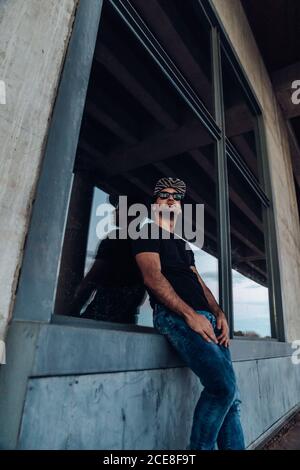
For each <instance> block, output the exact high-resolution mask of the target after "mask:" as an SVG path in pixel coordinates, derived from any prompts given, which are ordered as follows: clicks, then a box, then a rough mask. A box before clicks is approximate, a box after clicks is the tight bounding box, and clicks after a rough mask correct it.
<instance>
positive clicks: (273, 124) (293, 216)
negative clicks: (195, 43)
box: [213, 0, 300, 341]
mask: <svg viewBox="0 0 300 470" xmlns="http://www.w3.org/2000/svg"><path fill="white" fill-rule="evenodd" d="M213 3H214V5H215V7H216V10H217V12H218V14H219V16H220V18H221V21H222V22H223V24H224V27H225V29H226V32H227V34H228V36H229V38H230V40H231V42H232V44H233V47H234V49H235V51H236V53H237V55H238V56H239V58H240V61H241V63H242V65H243V67H244V70H245V72H246V75H247V76H248V78H249V81H250V83H251V85H252V87H253V89H254V92H255V94H256V96H257V98H258V100H259V102H260V104H261V106H262V109H263V115H264V121H265V125H266V134H267V135H266V137H267V147H268V155H269V166H270V173H271V184H272V188H273V202H274V211H275V223H276V231H277V239H278V246H279V263H280V274H281V283H282V285H281V288H282V300H283V308H284V319H285V328H286V334H287V340H288V341H292V340H293V339H298V338H300V320H299V305H300V289H299V286H300V226H299V216H298V210H297V200H296V194H295V186H294V181H293V173H292V161H291V154H290V150H289V146H288V137H287V129H286V125H285V122H284V119H283V117H282V112H281V109H280V108H279V105H278V103H277V101H276V97H275V94H274V92H273V89H272V84H271V81H270V79H269V76H268V73H267V71H266V68H265V66H264V63H263V60H262V57H261V55H260V52H259V50H258V48H257V45H256V42H255V40H254V37H253V34H252V31H251V29H250V26H249V23H248V20H247V18H246V15H245V13H244V10H243V8H242V5H241V2H240V1H239V0H226V1H224V0H213ZM278 288H279V286H278Z"/></svg>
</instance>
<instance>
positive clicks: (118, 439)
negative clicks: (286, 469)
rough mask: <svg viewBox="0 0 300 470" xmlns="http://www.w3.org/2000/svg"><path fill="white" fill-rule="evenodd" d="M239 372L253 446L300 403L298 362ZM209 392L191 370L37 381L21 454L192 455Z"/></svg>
mask: <svg viewBox="0 0 300 470" xmlns="http://www.w3.org/2000/svg"><path fill="white" fill-rule="evenodd" d="M234 367H235V371H236V374H237V380H238V384H239V388H240V392H241V398H242V405H241V419H242V424H243V428H244V432H245V440H246V445H247V446H249V445H250V444H251V443H253V442H254V441H256V440H257V439H258V438H259V437H260V436H262V435H263V434H264V433H265V432H266V431H267V430H268V429H269V428H270V427H271V426H272V425H273V424H274V422H276V420H277V418H278V417H281V416H283V415H284V414H285V413H287V412H288V411H289V409H290V407H291V405H292V404H295V403H299V401H300V387H299V383H300V380H299V377H300V374H299V370H297V366H294V365H293V364H292V362H291V360H290V358H274V359H265V360H264V359H262V360H259V361H243V362H237V363H234ZM201 390H202V387H201V384H200V382H199V379H198V377H197V376H196V375H195V374H194V373H193V372H192V371H191V370H190V369H187V368H185V367H182V368H170V369H156V370H142V371H129V372H117V373H110V374H109V373H103V374H93V375H73V376H63V377H45V378H33V379H30V380H29V381H28V387H27V396H26V401H25V408H24V414H23V420H22V426H21V430H20V437H19V443H18V448H20V449H109V450H116V449H131V450H138V449H148V450H151V449H156V450H158V449H166V450H172V449H177V450H179V449H185V448H186V446H187V444H188V441H189V437H190V431H191V423H192V416H193V411H194V408H195V406H196V403H197V400H198V398H199V395H200V392H201ZM286 397H288V398H286ZM53 430H55V432H53Z"/></svg>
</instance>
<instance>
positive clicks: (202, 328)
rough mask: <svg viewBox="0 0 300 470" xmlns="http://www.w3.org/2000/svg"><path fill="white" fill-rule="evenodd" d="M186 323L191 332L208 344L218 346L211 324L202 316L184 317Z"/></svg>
mask: <svg viewBox="0 0 300 470" xmlns="http://www.w3.org/2000/svg"><path fill="white" fill-rule="evenodd" d="M185 321H186V323H187V324H188V325H189V327H190V328H192V330H194V331H196V333H199V334H200V335H201V336H202V338H203V339H205V340H206V341H207V342H208V343H211V342H214V343H216V344H218V340H217V338H216V335H215V333H214V330H213V327H212V324H211V323H210V321H209V320H208V319H207V318H206V317H205V316H204V315H198V314H195V315H192V316H189V317H186V319H185Z"/></svg>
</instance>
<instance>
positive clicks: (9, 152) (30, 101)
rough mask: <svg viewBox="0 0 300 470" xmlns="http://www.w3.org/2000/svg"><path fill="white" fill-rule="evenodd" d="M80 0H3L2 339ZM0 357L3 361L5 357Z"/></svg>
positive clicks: (0, 67)
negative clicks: (4, 96)
mask: <svg viewBox="0 0 300 470" xmlns="http://www.w3.org/2000/svg"><path fill="white" fill-rule="evenodd" d="M77 1H78V0H63V1H57V0H42V1H41V0H26V2H24V1H23V0H10V1H7V0H6V1H2V2H1V3H0V80H3V81H5V84H6V104H5V105H3V104H2V105H0V141H1V148H0V218H1V220H2V221H5V223H2V224H1V226H0V246H1V251H0V340H3V339H4V336H5V331H6V327H7V322H8V319H9V316H10V314H11V311H12V308H13V303H14V294H15V289H16V284H17V279H18V272H19V267H20V265H21V261H22V250H23V245H24V240H25V235H26V232H27V227H28V223H29V218H30V213H31V207H32V202H33V198H34V192H35V187H36V182H37V178H38V175H39V169H40V164H41V161H42V155H43V148H44V143H45V139H46V136H47V130H48V124H49V119H50V116H51V110H52V108H53V104H54V99H55V95H56V89H57V84H58V80H59V77H60V71H61V68H62V65H63V59H64V55H65V52H66V48H67V45H68V41H69V37H70V33H71V29H72V24H73V19H74V14H75V10H76V5H77ZM41 103H42V105H41ZM1 359H3V358H0V363H1V362H3V361H1Z"/></svg>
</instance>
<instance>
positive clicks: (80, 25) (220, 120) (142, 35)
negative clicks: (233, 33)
mask: <svg viewBox="0 0 300 470" xmlns="http://www.w3.org/2000/svg"><path fill="white" fill-rule="evenodd" d="M108 1H109V2H110V4H111V5H112V6H113V7H114V8H115V10H116V11H117V12H118V13H119V14H120V16H121V17H122V18H123V20H124V21H125V22H126V23H127V25H128V26H129V28H130V29H131V30H132V31H133V32H134V34H135V35H136V37H137V38H138V40H139V41H140V42H141V43H142V44H143V46H144V47H145V48H146V50H147V51H148V53H149V54H150V55H151V56H152V58H153V59H154V60H155V61H156V63H157V64H158V66H159V67H160V68H161V70H162V71H163V73H164V74H165V75H166V76H167V77H168V79H169V80H170V81H171V83H172V84H173V86H174V87H175V88H176V90H177V91H178V92H179V93H180V95H181V96H182V97H183V99H184V100H185V101H186V103H187V104H188V105H189V107H190V108H191V109H192V110H193V111H194V112H195V114H196V115H197V116H198V118H199V120H200V121H201V122H202V124H203V125H204V126H205V127H206V129H207V130H208V132H209V133H210V135H211V136H212V137H213V139H214V140H215V142H216V148H217V150H216V156H217V177H218V187H217V205H218V213H219V223H218V230H219V233H218V237H219V291H220V302H219V303H220V305H221V307H222V308H223V310H224V311H226V312H227V313H228V317H229V323H230V327H231V336H232V335H233V314H232V313H233V308H232V305H233V304H232V274H231V250H230V225H229V202H228V175H227V158H228V156H229V157H230V158H231V160H232V161H234V164H235V165H236V167H237V168H239V170H240V171H241V174H242V175H243V177H244V178H247V181H248V182H249V184H250V185H252V189H253V190H254V192H255V193H256V194H257V195H258V196H259V197H260V199H261V200H262V202H263V203H264V205H265V206H270V200H271V201H272V198H271V197H270V199H269V198H268V197H267V195H266V194H265V191H263V189H262V188H261V186H260V185H259V183H258V182H257V180H256V179H255V177H254V176H253V175H252V174H251V172H250V170H249V169H248V168H247V167H246V166H245V164H244V165H242V163H243V162H242V160H241V157H240V156H239V155H238V153H237V152H236V151H234V149H232V148H231V146H230V145H229V144H228V142H227V145H226V135H225V132H224V129H225V127H224V109H223V96H222V76H221V47H222V49H223V50H224V51H225V52H226V55H227V57H228V58H229V60H230V63H231V64H232V67H233V69H234V71H235V73H236V76H237V77H238V79H239V82H240V83H241V85H242V87H243V90H244V92H245V96H246V97H247V101H248V103H249V106H250V108H251V110H252V112H253V113H254V114H255V115H256V116H257V118H258V120H259V123H260V124H259V129H260V130H259V143H260V150H263V151H262V152H261V153H262V155H261V158H262V160H263V172H264V179H265V182H266V183H267V186H268V188H267V189H268V190H267V194H271V185H270V184H269V182H270V176H269V173H268V172H269V170H268V162H267V157H266V150H265V149H266V146H265V142H264V137H263V132H262V124H261V120H262V110H261V108H260V106H259V104H258V100H257V98H256V97H255V94H254V92H253V90H252V87H251V84H250V83H249V81H248V79H247V77H246V74H245V72H244V71H243V68H242V66H241V64H240V61H239V59H238V57H237V55H236V54H235V52H234V49H233V47H232V45H231V42H230V40H229V38H228V35H227V33H226V31H225V30H224V27H223V25H222V23H221V21H220V19H219V17H218V15H217V12H216V11H215V9H214V6H213V4H212V2H211V0H198V2H199V8H201V9H202V12H203V14H204V15H205V16H206V18H207V19H208V20H209V23H210V26H211V38H212V41H211V52H212V78H213V88H214V105H215V118H213V117H212V116H211V114H210V113H209V111H208V110H207V109H206V107H205V106H204V104H203V103H202V101H201V99H200V98H199V97H198V96H197V94H196V93H195V91H194V90H193V88H192V87H191V86H190V84H189V83H188V81H187V80H186V78H185V77H184V76H183V75H182V74H181V72H180V71H179V70H178V68H177V67H176V65H175V64H174V62H173V61H172V60H171V59H170V57H169V56H168V54H167V53H166V51H164V49H163V48H162V46H161V45H160V44H159V42H158V41H157V39H156V38H155V36H154V35H153V34H152V33H151V31H150V30H149V28H148V27H147V25H146V24H145V23H144V21H143V20H142V18H140V17H139V15H138V14H137V12H136V11H135V9H134V8H133V6H132V5H131V3H130V1H129V0H108ZM88 3H89V6H87V4H88ZM101 7H102V0H91V1H89V2H84V1H81V2H80V6H79V9H78V13H77V18H76V22H75V27H74V30H73V33H72V37H71V42H70V46H69V49H68V52H67V56H66V57H67V58H66V64H65V68H64V71H63V76H62V80H61V84H60V87H59V92H58V97H57V102H56V106H55V111H54V114H53V118H52V122H51V127H50V132H49V137H48V142H47V148H46V155H45V159H44V160H45V163H44V166H43V169H42V173H41V178H40V181H39V189H38V193H37V196H38V197H37V199H36V204H35V207H34V210H33V218H32V219H33V220H32V224H31V227H30V230H29V236H28V243H27V247H26V252H25V259H24V262H23V266H22V272H21V279H20V284H19V291H18V295H17V302H16V309H15V316H14V318H15V319H17V320H25V319H26V320H30V321H51V314H52V313H53V305H54V296H55V290H56V282H57V272H58V266H59V258H60V254H59V253H58V252H60V251H59V250H61V247H62V240H63V237H62V236H60V237H56V238H55V237H53V240H52V242H53V247H54V248H55V250H56V255H55V256H54V258H53V260H52V262H51V263H52V264H51V269H50V270H49V272H48V278H49V279H48V281H49V282H50V285H51V288H50V289H48V290H47V295H46V297H47V298H46V299H45V298H43V297H42V294H41V287H43V286H42V285H41V284H40V283H39V281H37V282H35V284H34V288H33V289H32V286H29V282H30V279H32V277H33V276H35V277H36V276H37V274H38V273H37V271H35V270H34V269H32V263H31V262H32V259H37V257H38V256H39V252H38V250H37V247H39V246H40V244H39V243H37V247H35V246H34V244H36V242H37V240H38V241H40V239H41V236H42V234H43V230H44V231H45V196H44V197H42V193H43V191H44V190H45V188H46V186H47V188H48V189H47V191H48V194H49V178H48V175H47V171H46V170H47V168H48V166H49V161H51V159H52V163H53V155H54V154H55V153H56V152H57V145H56V142H57V133H58V134H60V133H61V132H63V134H64V135H65V127H64V125H62V121H63V122H64V123H67V121H68V119H70V117H69V116H67V115H66V113H65V109H63V111H62V108H64V98H65V95H66V94H67V95H68V99H69V100H70V102H71V100H72V96H73V98H74V90H73V93H72V92H70V90H71V87H70V81H72V80H73V79H74V77H73V75H74V73H73V71H74V64H75V62H76V61H77V59H78V57H79V56H80V54H83V45H82V44H80V40H81V37H84V34H83V36H82V31H83V32H84V31H85V32H86V31H87V26H86V25H87V24H89V25H90V26H89V27H90V36H89V37H88V51H89V54H88V68H87V70H85V71H84V72H82V76H81V77H80V80H79V81H78V80H77V78H78V77H77V76H76V77H75V82H74V83H75V88H76V87H77V93H78V86H79V87H80V103H78V106H77V112H78V116H77V117H78V119H77V125H76V126H75V127H73V128H72V129H71V132H70V140H72V142H71V144H70V148H68V149H67V150H68V155H69V157H68V158H69V160H68V162H67V164H68V166H69V167H68V171H69V172H70V168H71V167H72V168H73V161H74V157H75V147H76V145H77V141H78V137H79V130H80V123H81V117H82V113H83V105H84V99H85V95H86V90H87V85H88V81H89V75H90V66H91V63H92V57H93V52H94V48H95V42H96V37H97V33H98V29H96V25H97V24H98V25H99V22H100V16H101ZM85 10H86V12H85ZM92 12H94V14H95V18H94V20H92V18H91V14H92ZM85 13H86V16H88V20H87V21H84V20H83V19H82V18H83V17H84V15H85ZM91 25H92V26H91ZM75 69H76V67H75ZM72 77H73V78H72ZM76 80H77V81H76ZM68 90H69V91H68ZM75 93H76V92H75ZM70 95H72V96H70ZM69 104H70V103H69ZM60 114H61V115H60ZM69 127H70V126H69ZM62 129H64V131H62ZM47 162H48V164H47ZM47 165H48V166H47ZM48 170H49V168H48ZM65 170H66V169H65ZM65 170H64V171H65ZM46 183H47V184H46ZM265 187H266V186H265ZM52 189H53V188H52ZM69 189H70V186H69V188H68V190H66V191H65V194H64V196H63V198H62V199H63V200H62V206H61V207H60V210H59V214H58V215H59V217H60V224H59V225H60V229H61V231H62V233H63V227H64V224H65V220H66V213H67V206H68V197H69ZM49 204H50V205H51V202H50V203H48V206H49ZM52 204H53V203H52ZM46 206H47V204H46ZM268 211H270V209H268ZM268 211H267V212H268ZM50 212H51V211H50ZM41 220H42V221H43V224H42V225H40V222H41ZM55 220H56V221H57V215H56V217H54V218H53V219H51V223H52V224H54V221H55ZM48 222H49V216H47V227H48ZM267 226H268V230H270V231H271V233H270V236H269V237H268V253H269V257H270V262H269V268H270V270H271V274H272V281H273V283H276V282H280V276H279V269H278V267H279V264H278V254H277V255H276V253H277V245H276V233H275V228H274V227H275V223H274V214H273V212H272V211H271V212H268V216H267ZM41 228H42V230H41ZM54 229H55V228H54V227H52V231H54ZM56 230H57V227H56ZM54 238H55V240H54ZM269 245H270V246H269ZM44 264H45V261H44ZM45 269H46V270H47V269H49V266H47V267H46V266H45ZM42 272H44V271H43V270H42ZM28 279H29V281H28ZM279 285H280V284H279ZM273 286H274V284H273ZM275 291H276V294H275ZM278 291H279V292H278ZM271 294H272V302H273V304H274V308H273V310H272V311H274V312H275V315H276V318H275V317H274V319H272V320H271V321H272V325H273V331H274V332H276V335H277V337H278V339H280V340H281V341H284V329H283V317H282V300H281V295H280V290H278V289H277V290H276V289H272V293H271ZM28 297H29V298H31V299H34V300H32V301H31V302H30V303H28ZM275 304H276V308H275ZM41 306H43V308H42V307H41ZM36 310H38V312H37V313H35V312H36Z"/></svg>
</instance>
